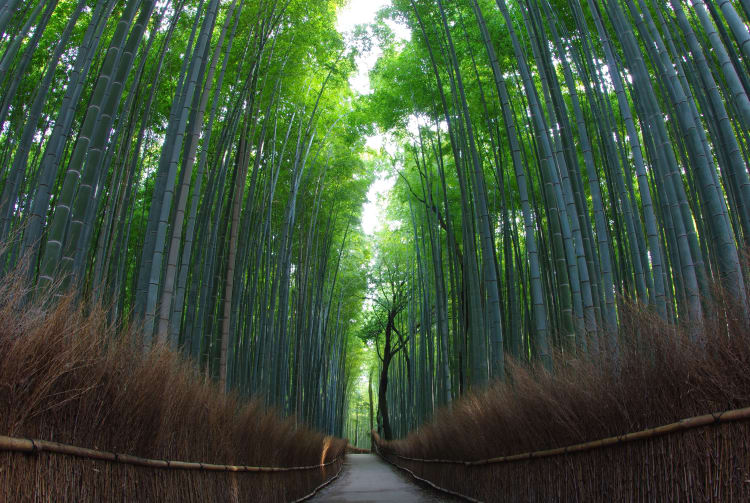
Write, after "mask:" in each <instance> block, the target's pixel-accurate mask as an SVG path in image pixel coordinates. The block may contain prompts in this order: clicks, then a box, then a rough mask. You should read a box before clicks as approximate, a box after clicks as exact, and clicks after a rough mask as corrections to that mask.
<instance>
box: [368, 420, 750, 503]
mask: <svg viewBox="0 0 750 503" xmlns="http://www.w3.org/2000/svg"><path fill="white" fill-rule="evenodd" d="M372 435H373V445H375V446H376V449H377V452H378V454H380V455H381V456H382V457H384V458H385V459H386V460H387V461H388V462H390V463H392V464H394V465H396V466H398V467H400V468H403V469H406V470H407V471H409V472H410V473H411V474H412V475H413V476H414V477H415V478H418V479H421V480H424V481H425V482H428V483H430V485H433V487H437V488H440V489H443V490H447V492H450V493H451V494H456V495H462V496H465V497H466V499H468V500H470V501H488V502H489V501H529V502H533V501H544V502H547V501H572V502H579V501H580V502H588V501H623V502H626V501H627V502H631V501H643V502H650V501H716V502H731V501H750V408H744V409H738V410H731V411H726V412H722V413H717V414H707V415H703V416H697V417H693V418H689V419H684V420H682V421H679V422H677V423H672V424H669V425H665V426H661V427H657V428H650V429H648V430H643V431H639V432H635V433H629V434H626V435H621V436H617V437H608V438H605V439H600V440H595V441H592V442H585V443H581V444H576V445H571V446H567V447H561V448H555V449H547V450H543V451H534V452H527V453H522V454H515V455H509V456H500V457H496V458H489V459H480V460H473V461H460V460H451V459H421V458H413V457H409V456H402V455H400V454H399V453H398V452H399V451H398V442H384V441H383V440H382V439H381V438H380V437H379V436H378V434H377V433H376V432H374V431H373V432H372Z"/></svg>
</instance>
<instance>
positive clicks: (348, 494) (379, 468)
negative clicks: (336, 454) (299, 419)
mask: <svg viewBox="0 0 750 503" xmlns="http://www.w3.org/2000/svg"><path fill="white" fill-rule="evenodd" d="M312 501H315V502H321V503H322V502H328V503H343V502H348V501H352V502H358V503H378V502H392V503H407V502H408V503H412V502H420V503H421V502H424V503H440V502H455V501H460V500H458V499H455V498H453V497H451V496H448V495H443V494H442V493H439V492H438V491H434V490H432V489H427V488H423V487H421V486H419V485H417V484H416V483H415V482H414V481H413V479H411V478H410V477H409V476H408V475H406V474H404V473H402V472H400V471H399V470H397V469H396V468H394V467H392V466H390V465H389V464H387V463H386V462H385V461H383V460H382V459H380V458H379V457H378V456H376V455H374V454H348V455H347V456H346V463H344V471H343V472H342V473H341V476H340V477H339V479H338V480H337V481H335V482H334V483H333V484H331V485H330V486H328V487H326V488H325V489H323V490H322V491H320V493H318V495H317V496H316V497H315V498H313V499H312Z"/></svg>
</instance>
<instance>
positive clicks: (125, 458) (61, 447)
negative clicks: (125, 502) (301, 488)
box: [0, 435, 341, 473]
mask: <svg viewBox="0 0 750 503" xmlns="http://www.w3.org/2000/svg"><path fill="white" fill-rule="evenodd" d="M0 451H13V452H25V453H38V452H51V453H55V454H65V455H68V456H76V457H79V458H86V459H96V460H101V461H109V462H112V463H122V464H127V465H136V466H145V467H149V468H161V469H167V470H204V471H212V472H236V473H245V472H256V473H257V472H263V473H269V472H292V471H302V470H316V469H318V468H323V467H326V466H329V465H332V464H333V463H335V462H337V461H338V460H339V459H340V458H341V456H339V457H337V458H335V459H333V460H331V461H329V462H328V463H323V464H320V465H311V466H242V465H240V466H237V465H217V464H212V463H196V462H189V461H167V460H162V459H148V458H140V457H138V456H131V455H129V454H117V453H114V452H106V451H98V450H95V449H86V448H84V447H76V446H74V445H68V444H61V443H58V442H51V441H49V440H32V439H28V438H15V437H6V436H4V435H0Z"/></svg>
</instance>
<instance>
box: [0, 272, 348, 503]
mask: <svg viewBox="0 0 750 503" xmlns="http://www.w3.org/2000/svg"><path fill="white" fill-rule="evenodd" d="M16 279H18V278H16ZM22 279H23V277H22V275H21V280H18V281H14V280H12V279H5V280H3V281H0V434H2V435H7V437H4V438H3V439H2V441H0V443H1V444H4V446H5V447H6V448H5V449H0V502H2V503H4V502H13V503H16V502H99V501H126V502H131V501H138V502H141V501H144V502H177V501H179V502H206V501H221V502H224V501H228V502H239V501H249V502H256V501H263V502H266V501H268V502H288V501H296V500H299V499H301V498H304V497H305V496H307V495H309V494H310V493H311V492H312V491H314V490H315V489H316V488H318V487H319V486H321V485H322V484H324V483H326V482H327V481H330V480H331V479H332V478H334V477H335V476H336V475H337V474H338V472H339V470H340V468H341V466H342V461H343V456H344V455H345V452H346V445H347V442H346V441H345V440H343V439H335V438H331V437H327V436H324V435H322V434H319V433H316V432H312V431H309V430H306V429H304V428H299V427H297V426H295V423H294V421H293V420H282V419H281V418H280V417H279V416H278V415H277V414H275V413H274V412H273V411H268V410H266V409H265V408H264V407H263V406H262V404H259V403H256V402H250V403H247V402H245V401H243V400H241V399H240V398H239V397H237V396H233V395H227V394H225V393H222V392H221V390H220V389H218V387H217V386H216V385H215V384H213V383H212V381H211V380H210V379H207V378H205V377H204V376H202V375H201V374H200V373H198V372H197V371H196V370H195V369H194V367H193V365H192V364H190V363H188V362H186V361H184V360H182V359H181V358H180V357H179V355H177V354H176V353H174V352H173V351H170V350H169V349H167V348H156V349H154V350H152V351H149V352H146V353H144V352H143V351H142V350H141V349H140V346H139V345H138V333H137V331H136V330H128V329H126V328H123V327H111V326H109V324H108V323H107V318H106V314H105V313H104V311H103V310H101V309H99V308H97V307H94V308H90V307H89V308H87V309H85V310H84V309H83V308H82V307H81V306H80V305H79V304H77V303H76V302H74V301H73V300H72V299H71V298H63V299H61V300H58V301H51V300H50V299H40V300H38V301H33V302H26V303H23V301H24V299H30V298H31V297H30V296H29V295H27V294H29V293H30V292H28V291H26V290H24V284H23V281H22ZM8 437H11V438H8ZM26 439H46V440H44V441H37V440H34V441H33V442H31V441H30V440H26ZM73 446H85V447H87V448H89V449H83V448H79V447H73ZM7 448H11V450H7ZM113 453H123V454H113ZM163 460H190V461H194V460H197V461H200V462H199V463H190V462H188V463H185V462H172V461H169V462H167V461H163ZM226 465H229V466H226ZM246 467H249V468H246ZM252 467H256V468H257V467H272V468H273V469H253V468H252ZM290 467H311V468H310V469H304V470H289V469H288V468H290Z"/></svg>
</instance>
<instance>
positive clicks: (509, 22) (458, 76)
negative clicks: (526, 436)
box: [362, 0, 750, 439]
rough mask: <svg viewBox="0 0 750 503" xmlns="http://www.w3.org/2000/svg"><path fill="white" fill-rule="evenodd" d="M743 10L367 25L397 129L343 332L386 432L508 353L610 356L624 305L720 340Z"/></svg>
mask: <svg viewBox="0 0 750 503" xmlns="http://www.w3.org/2000/svg"><path fill="white" fill-rule="evenodd" d="M749 17H750V3H748V2H747V0H739V1H736V2H733V1H730V0H690V1H680V0H611V1H598V0H513V1H504V0H496V1H492V0H456V1H448V0H434V1H422V0H395V1H394V2H393V7H392V8H391V9H389V10H388V12H384V13H382V19H381V21H382V22H383V23H382V24H383V25H385V20H387V18H390V19H392V20H397V21H399V22H401V23H404V24H406V25H408V26H409V27H410V29H411V34H412V35H411V39H410V40H407V41H404V42H402V43H398V42H393V40H392V39H389V37H388V36H383V37H382V38H383V40H384V43H385V49H384V50H385V53H384V56H383V57H382V58H381V59H380V60H379V62H378V64H377V66H376V68H375V70H374V71H373V72H372V74H371V80H372V82H373V87H374V89H375V91H374V93H373V94H372V95H371V96H370V97H369V99H370V105H371V106H372V107H373V109H374V110H375V112H374V116H375V117H376V120H377V122H378V124H379V126H380V127H381V128H383V129H385V130H391V131H393V132H394V134H395V135H397V136H399V137H400V143H401V145H402V151H401V153H400V154H397V155H396V156H394V158H393V159H392V161H393V164H394V166H395V168H394V170H395V171H396V172H397V177H398V178H397V181H396V183H395V188H394V192H393V195H392V197H391V203H390V209H389V211H390V217H389V218H390V220H391V222H390V224H389V227H388V228H387V229H386V230H385V231H384V232H383V235H382V236H381V237H380V239H379V242H378V246H379V251H378V257H379V258H378V260H379V261H380V263H379V264H378V265H377V266H376V267H378V268H379V269H380V272H379V273H378V274H379V275H381V276H382V275H386V276H387V277H386V278H383V279H382V280H381V281H380V282H379V284H381V285H386V286H385V287H381V288H380V290H379V291H378V292H377V293H375V296H376V298H377V300H376V302H375V303H374V307H373V309H372V310H371V312H370V314H369V322H368V323H367V324H365V325H364V328H363V329H362V337H363V338H364V339H365V340H369V341H371V342H372V344H373V345H377V347H376V349H377V351H378V357H379V358H378V359H377V360H376V361H377V365H376V366H377V368H379V369H380V373H381V375H380V379H379V385H380V393H379V396H378V398H379V400H378V413H377V420H378V429H379V431H381V434H382V435H383V436H384V438H386V439H389V438H392V437H398V436H403V435H405V434H406V433H408V432H409V431H411V430H413V429H414V428H415V427H417V426H418V425H420V424H422V423H423V422H424V421H425V420H427V419H429V418H430V417H431V415H432V414H433V412H434V411H435V410H436V408H437V407H439V406H443V405H446V404H447V403H448V402H449V401H451V400H452V399H454V398H457V397H458V396H459V395H461V394H462V393H464V392H466V391H467V390H468V389H470V388H472V387H481V386H483V385H484V384H485V383H487V382H488V381H489V380H491V379H504V378H505V377H506V368H505V364H506V357H510V358H512V359H513V360H514V361H515V362H516V363H514V364H517V363H521V364H533V365H539V366H541V367H547V368H548V369H549V368H551V361H552V359H553V358H554V357H555V355H561V357H562V358H572V357H576V356H577V357H582V358H586V355H595V354H601V353H606V354H608V355H609V358H610V360H609V361H611V364H612V365H614V366H617V364H618V363H617V362H618V355H619V354H620V351H621V349H620V348H621V346H622V344H623V343H624V342H625V341H622V340H620V335H619V333H618V327H619V323H620V322H621V319H620V318H621V311H622V307H623V305H625V304H628V305H632V304H635V305H640V306H642V308H645V309H648V310H650V311H651V312H653V313H655V314H656V315H658V316H659V317H661V318H662V319H664V320H666V321H667V322H668V323H672V324H681V325H682V326H684V327H687V328H688V331H689V333H690V334H691V337H693V339H694V340H696V341H700V340H701V338H704V337H708V336H713V337H721V336H726V334H722V333H721V330H719V333H711V334H707V333H706V332H705V331H704V330H703V329H702V326H703V324H704V323H705V322H706V321H707V320H712V326H714V327H715V326H717V325H718V326H721V323H716V319H717V318H719V319H720V318H721V317H722V316H727V315H728V314H727V313H728V312H727V311H726V310H723V309H722V307H721V306H722V304H721V298H730V299H732V302H733V303H736V304H737V305H739V306H744V307H745V308H744V309H741V310H740V311H742V312H746V309H747V302H748V301H747V292H746V290H745V284H746V283H745V279H744V278H746V275H747V274H748V271H747V270H746V269H745V268H744V266H745V264H746V263H747V262H746V261H745V250H746V249H747V245H748V243H749V242H750V241H749V240H750V211H748V208H749V205H750V192H749V190H750V178H749V171H748V168H749V167H750V158H749V156H750V101H748V93H749V92H750V66H749V64H748V63H749V62H750V53H749V51H750V33H749V32H748V26H749V23H748V19H749ZM386 31H387V30H386ZM388 271H391V272H388ZM733 312H734V311H733ZM741 316H742V315H741ZM378 334H379V335H378ZM389 384H390V385H389ZM383 388H385V389H383Z"/></svg>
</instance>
